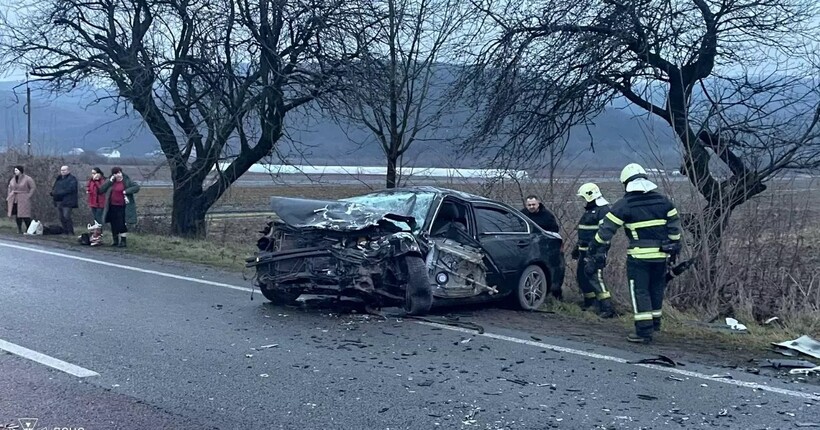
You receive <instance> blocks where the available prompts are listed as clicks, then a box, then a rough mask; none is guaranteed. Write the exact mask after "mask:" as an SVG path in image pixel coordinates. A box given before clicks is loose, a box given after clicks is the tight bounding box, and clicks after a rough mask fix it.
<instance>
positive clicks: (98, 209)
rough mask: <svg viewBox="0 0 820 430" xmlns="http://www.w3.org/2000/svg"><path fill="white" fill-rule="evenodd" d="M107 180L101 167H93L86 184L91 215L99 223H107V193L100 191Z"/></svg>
mask: <svg viewBox="0 0 820 430" xmlns="http://www.w3.org/2000/svg"><path fill="white" fill-rule="evenodd" d="M104 182H105V177H104V176H103V172H102V170H100V168H99V167H95V168H93V169H91V177H90V178H88V182H87V183H86V185H85V193H86V194H87V196H88V207H89V208H90V209H91V215H92V216H93V217H94V221H95V222H96V223H97V224H100V225H102V224H105V219H104V218H103V213H104V212H105V194H103V193H100V192H98V191H99V190H100V187H102V184H103V183H104Z"/></svg>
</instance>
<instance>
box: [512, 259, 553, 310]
mask: <svg viewBox="0 0 820 430" xmlns="http://www.w3.org/2000/svg"><path fill="white" fill-rule="evenodd" d="M549 283H550V281H549V279H548V278H547V275H546V274H545V273H544V270H543V269H541V268H540V267H538V266H536V265H534V264H531V265H529V266H527V268H526V269H524V271H523V272H521V278H519V279H518V287H517V288H516V289H515V291H514V292H513V294H512V296H511V299H512V300H511V301H512V302H513V303H514V304H515V305H516V307H518V308H519V309H523V310H525V311H534V310H537V309H538V308H540V307H541V305H543V304H544V300H546V298H547V294H549Z"/></svg>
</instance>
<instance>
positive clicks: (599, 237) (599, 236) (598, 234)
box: [595, 232, 609, 245]
mask: <svg viewBox="0 0 820 430" xmlns="http://www.w3.org/2000/svg"><path fill="white" fill-rule="evenodd" d="M595 241H596V242H598V243H600V244H603V245H606V244H607V243H609V242H607V241H605V240H603V239H601V233H600V232H599V233H595Z"/></svg>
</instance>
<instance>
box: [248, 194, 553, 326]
mask: <svg viewBox="0 0 820 430" xmlns="http://www.w3.org/2000/svg"><path fill="white" fill-rule="evenodd" d="M271 209H272V210H273V211H274V212H275V213H276V215H277V219H275V220H274V221H271V222H269V223H268V225H267V226H266V227H265V228H264V229H263V231H262V232H261V233H262V234H263V236H262V237H261V238H260V239H259V241H258V243H257V247H258V248H259V250H258V251H257V252H256V253H255V256H254V257H252V258H250V259H248V263H247V266H248V267H255V269H256V277H255V283H256V285H257V286H258V287H259V288H260V290H261V291H262V293H263V294H264V296H265V297H266V298H267V299H269V300H270V301H272V302H275V303H277V304H289V303H294V302H295V301H296V299H297V298H298V297H299V296H300V295H301V294H319V295H333V296H337V297H342V296H344V297H355V298H359V299H361V300H363V301H365V302H366V303H367V304H369V305H371V306H375V307H389V306H403V307H404V308H405V310H406V311H407V312H408V313H410V314H413V315H421V314H425V313H427V312H428V311H429V310H430V308H431V307H432V306H444V305H451V304H459V303H468V302H481V301H496V300H505V301H507V302H509V303H510V304H512V305H514V306H516V307H518V308H521V309H527V310H532V309H536V308H538V307H540V306H541V304H543V303H544V300H545V298H546V296H547V294H548V293H550V292H551V291H552V292H553V294H555V295H558V294H560V289H561V284H562V283H563V279H564V256H563V250H562V247H563V240H562V238H561V237H560V236H559V235H557V234H555V233H551V232H547V231H544V230H542V229H541V228H540V227H538V226H537V225H536V224H534V223H533V222H532V221H530V220H529V219H527V218H526V217H524V216H522V214H521V213H520V212H519V211H517V210H515V209H513V208H512V207H510V206H508V205H505V204H503V203H500V202H496V201H493V200H489V199H486V198H483V197H479V196H475V195H471V194H466V193H462V192H459V191H453V190H448V189H443V188H436V187H411V188H396V189H390V190H384V191H379V192H375V193H371V194H366V195H362V196H356V197H351V198H346V199H341V200H335V201H325V200H308V199H298V198H286V197H272V198H271Z"/></svg>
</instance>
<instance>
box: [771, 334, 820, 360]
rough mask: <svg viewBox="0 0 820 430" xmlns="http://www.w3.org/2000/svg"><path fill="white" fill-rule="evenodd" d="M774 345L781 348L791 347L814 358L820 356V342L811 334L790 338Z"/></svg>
mask: <svg viewBox="0 0 820 430" xmlns="http://www.w3.org/2000/svg"><path fill="white" fill-rule="evenodd" d="M772 345H774V346H776V347H779V348H786V349H791V350H794V351H797V352H800V353H803V354H806V355H809V356H812V357H814V358H820V342H818V341H816V340H814V339H812V338H811V337H809V336H806V335H803V336H800V337H798V338H797V339H794V340H788V341H785V342H780V343H774V342H773V343H772Z"/></svg>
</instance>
